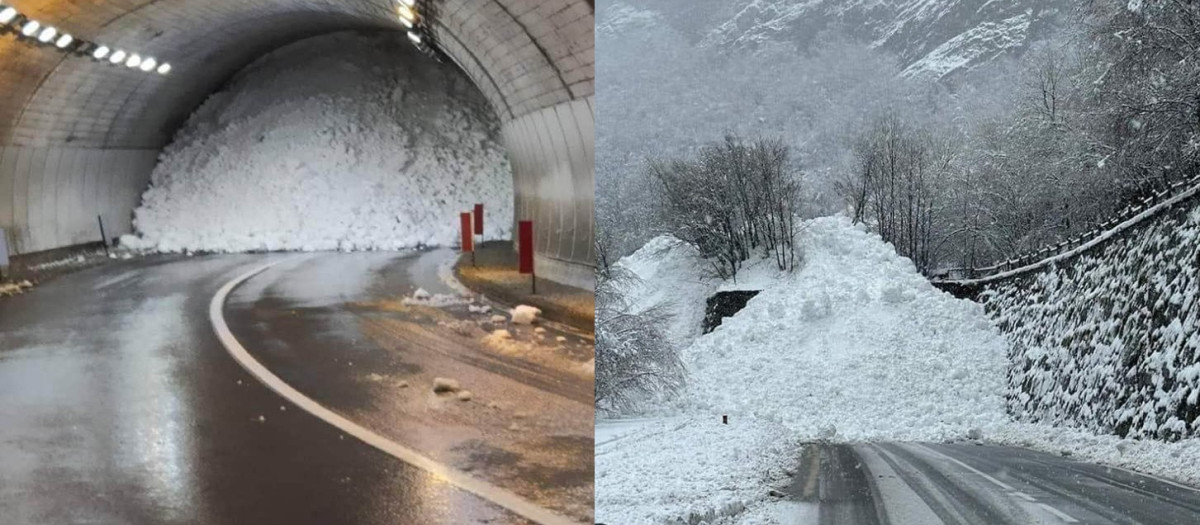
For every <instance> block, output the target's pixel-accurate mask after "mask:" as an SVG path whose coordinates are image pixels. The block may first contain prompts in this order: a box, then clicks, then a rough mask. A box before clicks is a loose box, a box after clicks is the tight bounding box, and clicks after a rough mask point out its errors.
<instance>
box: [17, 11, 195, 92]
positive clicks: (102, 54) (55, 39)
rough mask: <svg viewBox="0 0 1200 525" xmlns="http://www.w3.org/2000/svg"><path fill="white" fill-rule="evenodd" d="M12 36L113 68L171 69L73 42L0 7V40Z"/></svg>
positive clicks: (49, 27)
mask: <svg viewBox="0 0 1200 525" xmlns="http://www.w3.org/2000/svg"><path fill="white" fill-rule="evenodd" d="M4 34H12V35H16V37H17V40H18V41H22V42H25V43H27V44H32V45H34V46H38V47H46V48H50V49H57V50H59V51H62V52H64V53H67V54H71V55H76V56H83V57H88V58H91V59H94V60H97V61H100V62H105V61H107V62H108V63H110V64H113V65H123V66H126V67H128V68H129V69H133V70H141V71H142V72H145V73H151V72H157V73H159V74H162V75H165V74H167V73H168V72H170V71H171V66H170V65H168V64H165V63H160V62H158V60H156V59H151V58H148V57H145V56H144V55H142V54H140V53H132V52H127V51H124V50H120V49H117V50H114V49H113V48H111V47H109V46H106V45H102V44H98V43H95V42H90V41H87V40H84V39H80V38H76V37H75V36H73V35H71V34H70V33H66V32H64V31H62V30H60V29H58V28H57V27H54V26H52V25H49V24H46V23H44V22H41V21H38V20H34V19H32V18H30V17H28V16H26V15H24V14H22V13H21V12H20V11H19V10H17V8H16V7H13V6H11V5H8V4H7V3H6V2H5V3H0V36H2V35H4Z"/></svg>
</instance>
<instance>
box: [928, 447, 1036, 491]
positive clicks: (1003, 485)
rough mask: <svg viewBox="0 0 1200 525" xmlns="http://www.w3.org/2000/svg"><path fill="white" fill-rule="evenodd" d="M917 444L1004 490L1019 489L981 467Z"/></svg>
mask: <svg viewBox="0 0 1200 525" xmlns="http://www.w3.org/2000/svg"><path fill="white" fill-rule="evenodd" d="M916 446H918V447H921V448H923V449H925V450H927V451H929V452H930V453H932V454H935V455H937V456H940V457H942V458H945V459H947V460H949V461H951V462H953V463H954V464H956V465H958V466H960V467H962V468H964V469H966V470H968V471H970V472H974V473H975V474H978V475H980V476H982V477H983V479H986V480H988V481H990V482H992V484H994V485H996V486H997V487H1000V488H1002V489H1004V490H1007V491H1009V492H1013V491H1015V490H1017V489H1014V488H1013V487H1012V485H1009V484H1008V483H1005V482H1003V481H1000V480H998V479H996V478H993V477H992V476H990V475H988V474H987V473H985V472H983V471H981V470H979V469H977V468H975V467H972V466H970V465H968V464H966V463H963V462H961V461H959V460H957V459H954V458H952V457H950V456H947V455H945V454H942V453H941V452H938V451H936V450H933V449H931V448H929V447H926V446H924V445H919V444H916Z"/></svg>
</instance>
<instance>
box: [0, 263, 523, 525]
mask: <svg viewBox="0 0 1200 525" xmlns="http://www.w3.org/2000/svg"><path fill="white" fill-rule="evenodd" d="M279 257H280V256H267V255H235V256H206V257H190V258H189V257H149V258H145V259H136V260H129V261H119V262H114V263H111V264H108V265H105V266H102V267H98V268H93V269H89V270H85V271H81V272H79V273H76V274H72V275H66V276H63V277H60V278H58V279H56V280H54V281H52V282H49V283H47V284H45V285H43V286H40V287H38V288H36V289H34V290H33V291H31V292H30V293H28V294H26V295H23V296H18V297H14V298H10V299H5V300H0V421H3V424H0V516H3V522H4V523H5V524H13V525H23V524H27V523H28V524H32V523H127V524H143V523H145V524H161V523H172V524H175V523H178V524H191V523H195V524H223V523H288V524H292V523H297V524H304V523H363V524H374V523H389V524H394V523H523V522H524V520H522V519H521V518H519V517H517V516H514V515H512V514H511V513H508V512H506V511H505V510H503V509H501V508H499V507H497V506H495V505H493V504H491V503H488V502H487V501H484V500H481V499H480V498H478V497H475V496H473V495H471V494H469V493H466V492H464V491H462V490H459V489H457V488H455V487H453V486H452V485H449V484H446V483H444V482H443V481H442V480H441V479H438V477H437V476H434V475H431V474H429V473H427V472H426V471H424V470H421V469H418V468H414V467H412V466H410V465H408V464H406V463H404V462H401V461H398V460H395V459H394V458H392V457H389V456H387V455H385V454H383V453H381V452H379V451H377V450H375V449H373V448H371V447H370V446H367V445H365V444H363V443H361V442H359V441H357V440H354V439H350V438H347V437H346V436H345V435H343V434H342V433H341V432H339V431H338V430H337V429H336V428H334V427H331V426H330V425H328V424H326V423H325V422H323V421H320V420H318V419H316V418H314V417H312V416H310V415H309V414H307V413H304V412H303V411H301V410H296V409H295V408H294V407H291V408H292V409H291V410H288V408H289V406H288V403H287V402H285V401H283V400H282V399H281V398H280V397H279V396H278V395H276V394H275V393H274V392H272V391H270V390H269V389H267V388H266V387H265V386H263V385H261V384H260V383H259V382H258V381H257V380H255V379H254V378H253V377H251V376H250V375H248V374H247V373H246V372H245V371H243V369H242V368H241V367H240V366H239V365H238V364H237V363H236V362H234V361H233V360H232V359H231V358H230V356H229V355H228V354H227V353H226V352H225V350H224V348H223V347H222V346H221V344H220V342H219V341H218V340H217V339H216V337H215V336H214V334H213V331H212V328H211V326H210V325H209V319H208V315H207V313H208V307H209V300H210V299H211V297H212V296H213V294H214V293H215V292H216V291H217V290H218V288H220V287H221V286H222V285H223V284H224V283H226V282H228V281H230V280H231V279H233V278H235V277H237V276H238V275H240V274H242V273H245V272H246V271H248V270H250V269H252V268H254V267H256V266H260V265H262V264H264V263H265V262H267V261H271V260H276V259H278V258H279ZM282 257H286V256H282ZM346 278H350V276H346ZM360 278H361V277H360ZM326 284H329V283H326ZM314 373H315V372H314Z"/></svg>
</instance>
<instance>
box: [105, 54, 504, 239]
mask: <svg viewBox="0 0 1200 525" xmlns="http://www.w3.org/2000/svg"><path fill="white" fill-rule="evenodd" d="M511 187H512V177H511V175H510V171H509V167H508V164H507V160H506V158H505V154H504V151H503V149H502V147H501V145H500V143H499V123H498V121H497V120H496V118H495V117H494V114H493V113H492V112H491V109H490V108H489V107H488V106H487V102H486V100H485V99H484V98H483V96H482V95H481V94H480V93H478V91H477V90H476V88H475V87H474V86H473V85H472V84H471V82H470V80H468V79H467V78H466V77H465V76H464V75H463V74H461V73H460V72H459V71H458V70H457V69H455V68H454V67H453V66H450V65H446V64H438V63H435V62H433V61H431V60H429V59H427V58H424V57H421V56H419V54H417V53H416V52H415V51H413V50H412V46H411V45H410V44H409V43H408V42H407V41H406V39H405V36H404V35H403V33H372V34H357V33H341V34H334V35H327V36H322V37H316V38H313V39H309V40H305V41H302V42H299V43H296V44H292V45H290V46H287V47H285V48H283V49H280V50H278V51H275V52H274V53H271V54H270V55H268V56H266V57H264V58H262V59H260V60H259V61H257V62H256V63H254V64H253V65H251V66H250V67H248V68H247V69H246V70H244V71H243V72H241V73H240V74H239V75H238V76H237V77H236V78H235V79H234V80H233V81H232V82H231V84H230V85H229V87H228V88H227V89H226V90H224V91H222V92H220V93H218V94H216V95H213V96H212V97H211V98H210V99H209V100H208V101H207V102H206V103H205V104H204V105H203V106H201V107H200V109H198V110H197V111H196V113H195V114H194V115H192V117H191V118H190V119H189V120H188V122H187V124H186V125H185V126H184V128H183V129H182V130H181V131H180V132H179V133H178V135H177V136H176V138H175V141H174V143H172V144H171V145H170V146H168V147H167V148H166V150H165V151H164V153H163V154H162V157H161V159H160V163H159V165H158V167H157V168H156V169H155V171H154V173H153V176H152V178H151V186H150V188H149V189H148V190H147V191H146V193H145V195H144V196H143V199H142V204H141V207H139V208H138V209H137V211H136V214H135V215H136V217H135V221H134V224H135V227H136V229H137V232H138V234H139V235H140V238H134V237H130V236H127V237H126V238H124V239H122V242H123V243H126V244H129V245H132V246H133V247H144V248H149V249H157V250H161V251H183V250H213V251H246V250H337V249H343V250H363V249H397V248H404V247H412V246H415V245H417V244H426V245H448V244H451V243H453V242H454V240H455V239H456V232H457V228H458V225H459V223H458V213H459V212H462V211H468V210H470V209H471V207H472V206H473V205H474V204H475V203H477V202H482V203H484V204H485V206H486V210H487V214H488V219H489V220H488V221H487V225H488V228H487V231H486V237H488V238H502V237H507V236H508V235H509V233H510V232H509V230H510V229H511V223H512V213H513V212H512V189H511Z"/></svg>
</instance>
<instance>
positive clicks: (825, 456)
mask: <svg viewBox="0 0 1200 525" xmlns="http://www.w3.org/2000/svg"><path fill="white" fill-rule="evenodd" d="M786 492H787V496H786V497H787V498H788V499H789V500H792V501H794V502H797V503H795V504H792V505H789V504H782V505H780V506H779V510H780V512H779V513H778V515H779V518H780V522H782V523H814V524H817V525H850V524H853V525H874V524H880V525H888V524H891V525H910V524H911V525H940V524H946V525H956V524H986V525H1010V524H1011V525H1032V524H1060V523H1087V524H1094V525H1108V524H1141V525H1179V524H1183V523H1200V492H1198V491H1196V490H1195V489H1192V488H1188V487H1184V486H1182V485H1178V484H1175V483H1171V482H1167V481H1162V480H1159V479H1156V478H1152V477H1148V476H1143V475H1140V474H1135V473H1132V472H1130V471H1127V470H1123V469H1117V468H1110V467H1105V466H1100V465H1095V464H1090V463H1082V462H1077V461H1073V460H1071V459H1070V458H1064V457H1062V456H1059V455H1053V454H1046V453H1043V452H1034V451H1030V450H1025V449H1020V448H1011V447H997V446H978V445H972V444H916V443H911V444H878V445H877V444H857V445H813V446H808V447H805V449H804V453H803V456H802V458H801V465H800V468H799V470H798V471H797V472H796V474H795V477H794V479H793V483H792V485H791V487H790V489H789V490H787V491H786Z"/></svg>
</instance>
